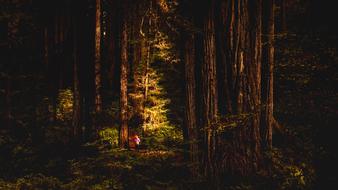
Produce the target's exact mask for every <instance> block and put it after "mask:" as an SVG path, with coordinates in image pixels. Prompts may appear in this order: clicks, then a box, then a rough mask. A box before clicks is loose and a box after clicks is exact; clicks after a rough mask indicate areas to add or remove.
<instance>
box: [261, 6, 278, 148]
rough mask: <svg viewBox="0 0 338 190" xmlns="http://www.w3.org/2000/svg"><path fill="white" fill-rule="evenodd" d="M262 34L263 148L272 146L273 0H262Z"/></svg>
mask: <svg viewBox="0 0 338 190" xmlns="http://www.w3.org/2000/svg"><path fill="white" fill-rule="evenodd" d="M263 10H264V12H263V13H264V15H263V32H264V33H263V34H264V35H263V36H264V42H265V44H266V45H265V46H264V47H263V63H262V104H263V107H264V109H263V114H262V116H263V118H262V120H263V121H262V138H263V146H264V147H265V148H269V149H270V148H272V126H273V122H274V117H273V70H274V38H275V37H274V36H275V14H274V0H264V1H263Z"/></svg>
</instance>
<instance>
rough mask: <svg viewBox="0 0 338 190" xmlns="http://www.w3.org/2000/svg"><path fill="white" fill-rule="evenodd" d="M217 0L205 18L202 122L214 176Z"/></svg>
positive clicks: (208, 165) (208, 170) (206, 157)
mask: <svg viewBox="0 0 338 190" xmlns="http://www.w3.org/2000/svg"><path fill="white" fill-rule="evenodd" d="M214 6H215V1H214V0H212V1H211V2H210V3H208V12H207V15H206V17H205V18H204V23H203V30H204V38H203V64H202V110H203V112H202V118H203V119H202V122H203V125H202V126H203V127H204V128H205V133H204V146H205V154H204V155H203V157H204V158H203V161H204V166H205V175H206V176H210V177H213V176H214V165H213V163H212V160H213V153H214V152H215V142H214V140H215V134H214V133H215V131H214V130H213V129H212V124H213V122H215V120H216V116H217V105H218V104H217V91H216V88H217V79H216V45H215V28H214V27H215V26H214Z"/></svg>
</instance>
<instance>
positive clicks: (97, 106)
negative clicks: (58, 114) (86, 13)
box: [94, 0, 102, 124]
mask: <svg viewBox="0 0 338 190" xmlns="http://www.w3.org/2000/svg"><path fill="white" fill-rule="evenodd" d="M95 23H96V24H95V71H94V72H95V112H96V113H100V112H101V110H102V98H101V87H102V84H101V0H96V14H95ZM96 124H97V123H96Z"/></svg>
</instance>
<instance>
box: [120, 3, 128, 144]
mask: <svg viewBox="0 0 338 190" xmlns="http://www.w3.org/2000/svg"><path fill="white" fill-rule="evenodd" d="M124 3H126V2H124ZM123 11H124V12H125V14H126V11H127V7H126V4H124V8H123ZM124 19H126V17H125V18H124ZM124 19H123V20H124ZM125 21H126V20H124V22H122V33H121V79H120V80H121V94H120V111H121V112H120V115H121V126H120V139H119V140H120V147H121V148H126V147H127V146H128V94H127V84H128V70H127V65H128V55H127V54H128V41H127V40H128V35H127V23H126V22H125Z"/></svg>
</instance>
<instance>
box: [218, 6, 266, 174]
mask: <svg viewBox="0 0 338 190" xmlns="http://www.w3.org/2000/svg"><path fill="white" fill-rule="evenodd" d="M261 11H262V9H261V1H260V0H258V1H248V0H239V1H235V0H232V1H227V2H223V3H222V4H221V10H220V22H219V24H220V25H221V27H220V28H221V29H220V30H219V31H221V32H222V33H223V34H221V35H220V36H219V37H218V39H219V41H218V43H221V45H219V44H218V45H219V46H218V47H219V50H220V52H219V54H220V56H219V57H220V60H221V61H222V62H221V63H220V64H222V66H221V67H219V68H222V69H224V71H223V73H224V74H225V75H226V76H224V77H223V78H222V77H220V78H219V79H221V80H222V85H220V86H221V88H223V89H222V90H223V95H224V96H223V97H219V98H220V99H221V98H223V100H222V102H223V103H224V104H225V105H220V107H221V106H225V107H226V109H225V112H223V113H222V114H223V115H222V117H221V119H220V121H219V123H221V124H222V123H228V122H235V123H236V126H237V127H236V128H235V129H229V130H228V129H225V130H224V131H222V132H218V133H217V138H216V140H217V150H216V153H215V155H216V158H215V162H216V163H217V166H219V167H218V168H217V170H219V171H218V173H221V174H222V173H223V174H224V172H225V173H228V174H229V173H231V174H236V175H250V174H252V173H253V172H255V171H257V170H258V169H259V164H260V160H261V153H262V152H261V147H260V139H261V138H260V132H259V129H260V112H259V107H260V81H261V79H260V77H261V76H260V67H261V44H262V43H261ZM222 27H223V29H222ZM220 94H222V93H220ZM220 101H221V100H220ZM229 115H230V116H231V117H229Z"/></svg>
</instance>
